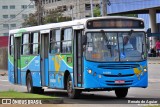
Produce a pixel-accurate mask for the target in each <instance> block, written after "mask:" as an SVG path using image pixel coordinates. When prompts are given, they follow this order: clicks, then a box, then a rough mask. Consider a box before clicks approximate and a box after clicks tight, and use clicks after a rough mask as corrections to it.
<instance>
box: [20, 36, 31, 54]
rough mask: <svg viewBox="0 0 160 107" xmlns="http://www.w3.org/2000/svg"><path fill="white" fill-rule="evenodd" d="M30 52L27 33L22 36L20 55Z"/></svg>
mask: <svg viewBox="0 0 160 107" xmlns="http://www.w3.org/2000/svg"><path fill="white" fill-rule="evenodd" d="M28 54H30V44H29V34H23V36H22V55H28Z"/></svg>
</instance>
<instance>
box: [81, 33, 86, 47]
mask: <svg viewBox="0 0 160 107" xmlns="http://www.w3.org/2000/svg"><path fill="white" fill-rule="evenodd" d="M82 45H87V36H86V35H83V36H82Z"/></svg>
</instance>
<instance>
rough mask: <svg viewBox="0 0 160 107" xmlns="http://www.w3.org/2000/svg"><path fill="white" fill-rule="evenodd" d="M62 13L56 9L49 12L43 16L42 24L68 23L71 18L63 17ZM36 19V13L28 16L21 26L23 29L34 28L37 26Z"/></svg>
mask: <svg viewBox="0 0 160 107" xmlns="http://www.w3.org/2000/svg"><path fill="white" fill-rule="evenodd" d="M62 12H63V11H62V10H58V9H55V10H52V11H50V12H49V13H48V14H47V15H45V16H43V18H42V24H47V23H57V22H64V21H70V20H71V17H64V16H63V14H62ZM37 19H38V14H37V13H35V14H30V15H29V17H28V18H27V19H25V22H24V23H23V24H22V25H23V27H28V26H36V25H38V22H37Z"/></svg>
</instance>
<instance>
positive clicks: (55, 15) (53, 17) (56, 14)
mask: <svg viewBox="0 0 160 107" xmlns="http://www.w3.org/2000/svg"><path fill="white" fill-rule="evenodd" d="M62 13H63V10H59V9H55V10H52V11H50V12H49V14H48V15H46V16H45V17H44V24H46V23H57V22H64V21H69V20H71V17H65V16H63V14H62Z"/></svg>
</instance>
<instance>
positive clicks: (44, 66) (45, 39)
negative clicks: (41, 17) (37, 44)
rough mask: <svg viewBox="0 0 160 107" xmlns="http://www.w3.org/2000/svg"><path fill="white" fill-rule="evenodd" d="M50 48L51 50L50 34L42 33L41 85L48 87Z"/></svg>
mask: <svg viewBox="0 0 160 107" xmlns="http://www.w3.org/2000/svg"><path fill="white" fill-rule="evenodd" d="M48 48H49V33H43V31H42V32H41V48H40V56H41V58H40V60H41V61H40V62H41V63H40V66H41V85H42V86H48V75H49V74H48V70H49V65H48V64H49V63H48Z"/></svg>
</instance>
